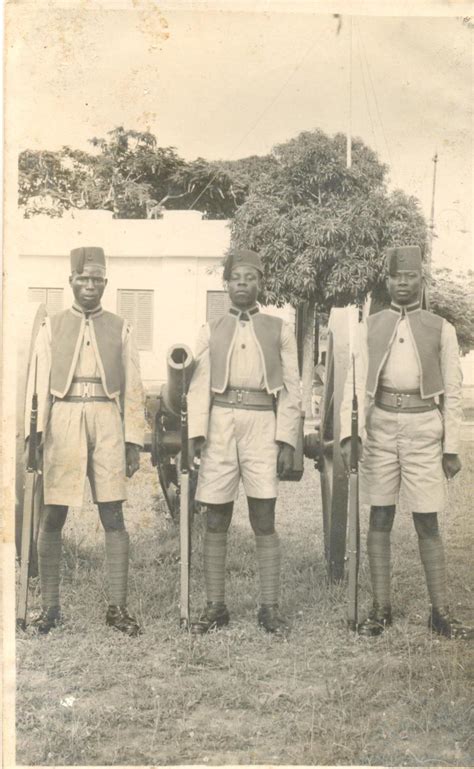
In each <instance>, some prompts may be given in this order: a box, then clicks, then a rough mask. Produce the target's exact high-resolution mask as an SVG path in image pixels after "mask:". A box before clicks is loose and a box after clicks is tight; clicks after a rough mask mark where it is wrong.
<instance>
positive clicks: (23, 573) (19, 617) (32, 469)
mask: <svg viewBox="0 0 474 769" xmlns="http://www.w3.org/2000/svg"><path fill="white" fill-rule="evenodd" d="M37 374H38V357H36V358H35V376H34V386H33V395H32V397H31V411H30V433H29V438H28V457H27V462H26V476H25V494H24V498H23V519H22V529H21V561H20V585H19V591H18V607H17V613H16V624H17V627H18V628H20V629H21V630H25V628H26V614H27V609H28V583H29V578H30V558H31V545H32V540H33V522H34V508H35V492H36V483H37V478H38V473H39V470H38V466H37V456H36V451H37V445H38V430H37V428H38V393H37V391H36V384H37Z"/></svg>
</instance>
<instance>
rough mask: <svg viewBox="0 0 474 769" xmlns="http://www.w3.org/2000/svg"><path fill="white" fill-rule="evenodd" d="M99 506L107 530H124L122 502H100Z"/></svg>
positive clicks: (101, 518) (103, 524)
mask: <svg viewBox="0 0 474 769" xmlns="http://www.w3.org/2000/svg"><path fill="white" fill-rule="evenodd" d="M97 506H98V508H99V515H100V520H101V522H102V526H103V527H104V529H105V531H123V530H124V529H125V521H124V519H123V510H122V503H121V502H99V503H98V505H97Z"/></svg>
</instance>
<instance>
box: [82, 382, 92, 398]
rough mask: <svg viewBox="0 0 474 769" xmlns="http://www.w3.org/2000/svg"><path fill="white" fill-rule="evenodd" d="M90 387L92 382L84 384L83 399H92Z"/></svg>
mask: <svg viewBox="0 0 474 769" xmlns="http://www.w3.org/2000/svg"><path fill="white" fill-rule="evenodd" d="M89 385H90V382H83V383H82V397H83V398H90V397H91V393H90V391H89Z"/></svg>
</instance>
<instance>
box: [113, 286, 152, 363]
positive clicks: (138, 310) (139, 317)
mask: <svg viewBox="0 0 474 769" xmlns="http://www.w3.org/2000/svg"><path fill="white" fill-rule="evenodd" d="M117 312H118V314H119V315H121V316H122V318H125V319H126V320H128V321H129V322H130V323H131V324H132V326H133V330H134V332H135V339H136V341H137V347H138V349H139V350H152V349H153V291H145V290H132V289H119V290H118V292H117Z"/></svg>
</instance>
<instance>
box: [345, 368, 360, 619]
mask: <svg viewBox="0 0 474 769" xmlns="http://www.w3.org/2000/svg"><path fill="white" fill-rule="evenodd" d="M352 388H353V390H352V414H351V462H350V472H349V514H348V519H349V536H348V550H347V553H348V571H349V584H348V606H347V622H348V625H349V627H350V629H351V630H357V624H358V611H357V593H358V577H359V549H360V531H359V406H358V403H357V393H356V383H355V358H354V355H353V356H352Z"/></svg>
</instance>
